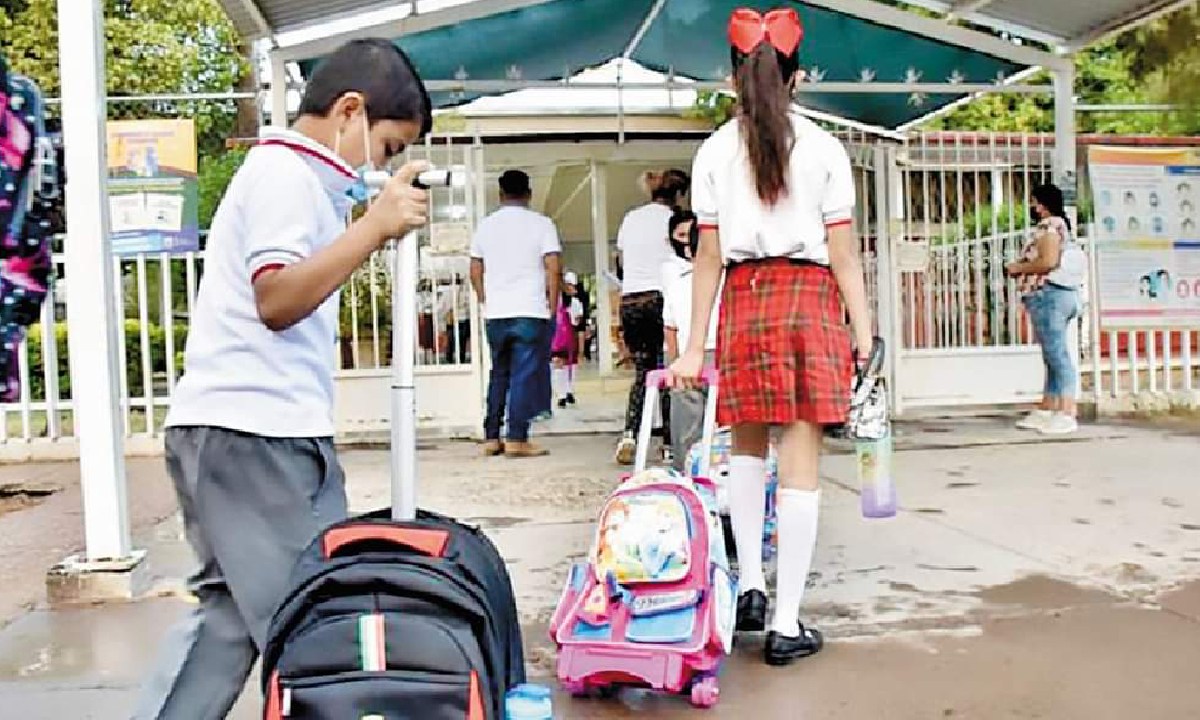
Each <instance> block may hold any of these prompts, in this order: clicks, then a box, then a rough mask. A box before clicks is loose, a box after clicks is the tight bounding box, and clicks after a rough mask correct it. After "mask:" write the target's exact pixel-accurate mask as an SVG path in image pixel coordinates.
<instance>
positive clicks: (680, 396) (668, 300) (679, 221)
mask: <svg viewBox="0 0 1200 720" xmlns="http://www.w3.org/2000/svg"><path fill="white" fill-rule="evenodd" d="M667 227H668V239H669V240H670V242H671V248H672V249H674V250H675V257H673V258H671V259H669V260H667V262H665V263H663V270H662V271H663V300H664V303H663V330H664V337H665V340H666V351H667V363H668V364H670V363H673V362H675V360H676V359H678V357H679V350H680V348H686V347H687V342H688V332H689V329H690V328H691V323H692V258H694V257H695V256H696V249H697V248H698V247H699V245H700V231H699V228H698V227H697V226H696V215H695V213H693V212H691V211H690V210H679V211H676V213H675V214H674V215H672V216H671V220H670V221H669V223H668V226H667ZM719 311H720V303H718V304H717V307H714V308H713V313H712V316H711V319H710V321H709V332H708V340H707V342H706V343H705V345H704V359H705V364H706V365H710V366H711V365H713V364H714V362H715V361H714V353H715V352H716V349H717V317H718V313H719ZM707 397H708V391H707V389H696V390H685V389H677V390H672V391H671V455H672V463H671V464H672V465H673V466H674V468H675V469H676V470H678V471H679V472H684V464H685V463H686V462H687V456H688V451H689V450H690V449H691V447H692V445H694V444H696V443H697V442H699V441H700V438H701V437H702V436H703V434H704V403H705V400H706V399H707Z"/></svg>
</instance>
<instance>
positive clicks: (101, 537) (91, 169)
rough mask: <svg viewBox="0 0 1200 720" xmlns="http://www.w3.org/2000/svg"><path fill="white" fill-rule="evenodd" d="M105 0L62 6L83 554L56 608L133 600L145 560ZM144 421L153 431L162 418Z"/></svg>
mask: <svg viewBox="0 0 1200 720" xmlns="http://www.w3.org/2000/svg"><path fill="white" fill-rule="evenodd" d="M102 6H103V3H102V2H101V0H58V44H59V74H60V77H61V79H62V126H63V137H64V138H65V139H66V143H65V148H66V173H67V175H68V176H69V177H70V178H71V190H70V192H68V193H67V195H66V212H67V228H68V232H69V237H68V238H67V241H66V273H65V278H66V280H67V281H68V282H69V283H70V288H69V292H67V323H68V325H67V326H68V329H69V332H68V334H67V342H68V347H69V350H70V366H71V387H72V393H71V398H72V400H73V402H74V423H75V428H76V435H77V437H78V438H79V475H80V477H79V484H80V487H81V490H82V495H83V526H84V543H85V545H84V547H85V550H84V553H83V555H81V556H74V557H69V558H67V559H66V560H64V561H63V562H62V563H60V564H58V565H56V566H55V567H53V568H51V570H50V572H49V574H48V575H47V578H46V590H47V595H48V597H49V599H50V601H51V602H52V603H58V602H88V601H96V600H106V599H117V598H120V599H130V598H132V597H135V596H136V595H137V593H138V592H139V591H140V588H137V587H135V585H134V580H135V578H134V575H135V573H134V571H135V569H136V568H137V567H138V566H139V564H140V563H141V560H142V558H143V557H144V556H145V553H142V552H135V551H134V550H133V549H132V548H131V547H130V537H129V511H128V506H127V502H126V488H125V443H124V425H123V423H122V420H121V410H120V387H121V384H120V382H119V380H118V373H119V367H120V366H119V363H118V361H117V347H118V345H117V342H118V340H117V332H116V323H117V312H116V308H115V302H114V300H115V298H114V294H113V260H112V244H111V242H110V239H109V216H108V193H107V190H108V188H107V185H108V158H107V152H106V147H107V144H106V142H105V135H106V133H107V130H106V123H107V121H108V107H107V106H108V103H107V98H106V96H105V89H104V78H105V75H104V15H103V13H102V10H103V8H102ZM146 422H147V423H149V424H150V427H151V428H153V423H154V418H152V417H149V418H147V419H146Z"/></svg>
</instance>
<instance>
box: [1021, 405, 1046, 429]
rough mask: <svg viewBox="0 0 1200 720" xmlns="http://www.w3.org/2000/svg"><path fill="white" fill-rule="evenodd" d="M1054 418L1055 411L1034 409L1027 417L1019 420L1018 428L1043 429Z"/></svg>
mask: <svg viewBox="0 0 1200 720" xmlns="http://www.w3.org/2000/svg"><path fill="white" fill-rule="evenodd" d="M1053 418H1054V413H1052V412H1050V411H1049V410H1041V409H1038V410H1034V411H1033V412H1031V413H1029V414H1028V415H1026V416H1025V417H1023V418H1021V419H1020V420H1018V421H1017V429H1019V430H1041V429H1042V428H1044V427H1046V425H1047V424H1049V423H1050V420H1051V419H1053Z"/></svg>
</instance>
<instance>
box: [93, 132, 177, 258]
mask: <svg viewBox="0 0 1200 720" xmlns="http://www.w3.org/2000/svg"><path fill="white" fill-rule="evenodd" d="M108 178H109V179H108V203H109V215H110V219H111V223H112V246H113V252H114V253H116V254H118V255H133V254H137V253H162V252H168V253H176V252H187V251H189V250H199V249H200V227H199V226H200V223H199V206H200V195H199V188H198V185H197V182H196V128H195V125H194V124H193V122H192V121H191V120H119V121H114V122H110V123H108Z"/></svg>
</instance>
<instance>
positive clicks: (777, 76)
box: [732, 43, 800, 205]
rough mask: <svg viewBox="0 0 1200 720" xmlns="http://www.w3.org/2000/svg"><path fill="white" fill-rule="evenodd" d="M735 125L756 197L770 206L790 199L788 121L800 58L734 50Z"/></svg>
mask: <svg viewBox="0 0 1200 720" xmlns="http://www.w3.org/2000/svg"><path fill="white" fill-rule="evenodd" d="M732 53H733V66H734V85H735V87H736V89H737V94H738V126H739V128H740V130H741V134H742V140H743V142H744V143H745V146H746V154H747V156H748V157H749V159H750V167H751V169H752V170H753V173H754V187H755V189H756V190H757V191H758V196H759V198H761V199H762V201H763V202H764V203H766V204H767V205H774V204H775V203H777V202H779V200H780V198H782V197H785V196H786V195H787V194H788V165H789V162H790V159H791V155H792V147H793V146H794V145H795V142H796V132H795V128H793V127H792V119H791V107H792V100H791V87H790V85H791V82H792V79H793V78H794V77H795V76H796V72H797V71H798V70H799V67H800V58H799V53H798V52H797V53H793V54H791V55H785V54H783V53H781V52H779V51H778V50H776V49H775V48H774V47H772V46H771V45H770V44H769V43H762V44H761V45H759V46H758V47H756V48H755V49H754V50H752V51H750V52H749V53H742V52H741V51H739V50H738V49H737V48H734V49H733V51H732Z"/></svg>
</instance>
